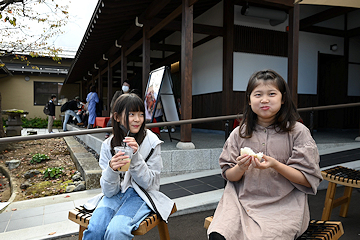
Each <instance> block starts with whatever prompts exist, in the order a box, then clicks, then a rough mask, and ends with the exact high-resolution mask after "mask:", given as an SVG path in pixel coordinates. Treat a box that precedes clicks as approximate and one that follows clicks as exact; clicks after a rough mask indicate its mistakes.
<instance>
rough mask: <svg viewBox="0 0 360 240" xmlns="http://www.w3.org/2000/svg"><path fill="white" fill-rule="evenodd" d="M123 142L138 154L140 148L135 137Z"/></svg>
mask: <svg viewBox="0 0 360 240" xmlns="http://www.w3.org/2000/svg"><path fill="white" fill-rule="evenodd" d="M123 142H124V143H126V144H127V145H128V146H129V147H131V148H132V149H133V150H134V152H133V153H136V151H137V150H138V148H139V145H138V143H137V142H136V140H135V138H133V137H125V139H124V141H123Z"/></svg>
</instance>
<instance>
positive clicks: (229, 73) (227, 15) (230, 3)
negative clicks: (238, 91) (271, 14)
mask: <svg viewBox="0 0 360 240" xmlns="http://www.w3.org/2000/svg"><path fill="white" fill-rule="evenodd" d="M223 17H224V36H223V91H222V100H223V101H222V115H229V114H233V108H232V106H233V104H232V101H233V100H234V99H233V95H234V94H233V85H234V83H233V79H234V70H233V68H234V67H233V66H234V0H224V9H223ZM240 64H241V63H240Z"/></svg>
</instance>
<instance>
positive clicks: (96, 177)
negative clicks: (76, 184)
mask: <svg viewBox="0 0 360 240" xmlns="http://www.w3.org/2000/svg"><path fill="white" fill-rule="evenodd" d="M64 139H65V141H66V143H67V144H68V149H69V152H70V155H71V157H72V159H73V161H74V163H75V165H76V167H77V169H78V171H79V172H80V173H81V175H82V177H83V179H84V180H85V182H86V189H94V188H100V177H101V172H102V170H101V168H100V166H99V163H98V161H97V160H96V158H95V157H94V156H93V155H92V154H91V153H89V152H88V151H87V150H86V149H85V148H84V147H83V145H82V144H80V143H79V142H78V141H76V140H75V139H74V138H73V137H65V138H64Z"/></svg>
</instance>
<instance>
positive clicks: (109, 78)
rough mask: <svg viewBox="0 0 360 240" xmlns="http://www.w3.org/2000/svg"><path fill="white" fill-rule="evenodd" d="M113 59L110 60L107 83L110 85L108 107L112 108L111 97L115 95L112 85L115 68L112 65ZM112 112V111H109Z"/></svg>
mask: <svg viewBox="0 0 360 240" xmlns="http://www.w3.org/2000/svg"><path fill="white" fill-rule="evenodd" d="M110 63H111V61H110V59H109V60H108V71H107V73H108V79H107V80H108V82H107V85H108V89H107V103H106V105H107V107H108V109H110V103H111V99H112V97H113V90H112V86H113V69H112V67H111V64H110ZM109 113H110V111H109Z"/></svg>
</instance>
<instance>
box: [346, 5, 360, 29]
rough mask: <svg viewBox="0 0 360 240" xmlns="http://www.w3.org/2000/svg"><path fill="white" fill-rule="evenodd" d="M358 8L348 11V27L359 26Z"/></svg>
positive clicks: (359, 11) (359, 10)
mask: <svg viewBox="0 0 360 240" xmlns="http://www.w3.org/2000/svg"><path fill="white" fill-rule="evenodd" d="M359 16H360V9H358V10H356V11H353V12H350V13H348V29H353V28H357V27H359V26H360V17H359Z"/></svg>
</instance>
